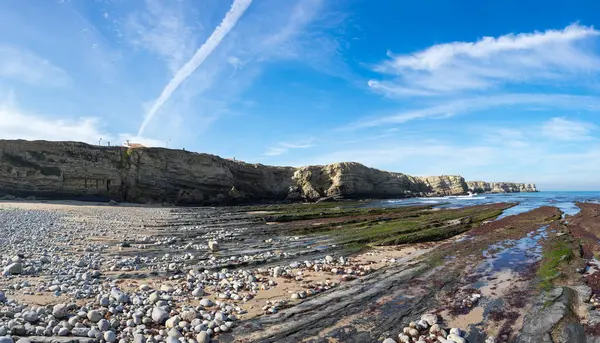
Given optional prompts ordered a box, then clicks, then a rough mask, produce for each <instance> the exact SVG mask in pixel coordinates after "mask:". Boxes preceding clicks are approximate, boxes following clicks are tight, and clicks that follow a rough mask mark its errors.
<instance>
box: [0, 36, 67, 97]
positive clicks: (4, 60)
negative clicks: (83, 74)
mask: <svg viewBox="0 0 600 343" xmlns="http://www.w3.org/2000/svg"><path fill="white" fill-rule="evenodd" d="M0 78H8V79H11V80H16V81H19V82H24V83H27V84H31V85H35V86H50V87H55V86H64V85H66V84H67V83H68V81H69V77H68V75H67V73H66V72H65V71H64V70H62V69H61V68H59V67H56V66H54V65H53V64H52V63H50V62H49V61H48V60H46V59H43V58H40V57H38V56H37V55H35V54H34V53H33V52H31V51H28V50H26V49H21V48H17V47H15V46H10V45H5V44H0Z"/></svg>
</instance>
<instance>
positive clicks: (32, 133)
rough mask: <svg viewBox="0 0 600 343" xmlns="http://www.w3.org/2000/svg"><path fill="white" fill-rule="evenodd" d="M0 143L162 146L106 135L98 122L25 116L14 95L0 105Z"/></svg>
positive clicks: (146, 140) (133, 137)
mask: <svg viewBox="0 0 600 343" xmlns="http://www.w3.org/2000/svg"><path fill="white" fill-rule="evenodd" d="M0 139H26V140H49V141H77V142H86V143H89V144H98V142H99V140H100V139H102V144H107V142H110V143H111V145H121V144H122V143H123V142H124V141H125V140H127V139H129V140H130V141H131V142H136V143H141V144H144V145H146V146H164V145H165V142H162V141H159V140H155V139H151V138H147V137H139V136H136V135H133V134H128V133H121V134H117V135H113V134H109V133H108V132H107V131H106V130H105V128H104V125H103V123H102V120H101V119H100V118H95V117H80V118H60V117H52V116H47V115H40V114H35V113H28V112H26V111H24V110H22V109H21V108H19V107H18V105H17V103H16V101H15V96H14V93H12V92H11V93H10V94H9V95H8V96H7V97H6V98H5V99H2V100H1V101H0Z"/></svg>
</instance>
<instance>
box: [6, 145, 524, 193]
mask: <svg viewBox="0 0 600 343" xmlns="http://www.w3.org/2000/svg"><path fill="white" fill-rule="evenodd" d="M507 185H512V186H510V187H505V188H506V189H508V191H514V190H516V191H520V189H522V188H521V187H520V186H518V185H514V184H507ZM534 187H535V186H534ZM505 188H503V186H497V187H493V188H490V189H501V190H504V189H505ZM468 189H469V187H468V184H467V183H466V182H465V180H464V179H463V178H462V177H460V176H432V177H414V176H409V175H405V174H401V173H391V172H386V171H381V170H377V169H373V168H368V167H366V166H364V165H362V164H359V163H336V164H331V165H327V166H309V167H302V168H292V167H271V166H265V165H261V164H248V163H243V162H236V161H231V160H227V159H223V158H220V157H218V156H213V155H209V154H199V153H193V152H188V151H182V150H169V149H163V148H138V149H128V148H124V147H105V146H95V145H88V144H85V143H78V142H47V141H24V140H0V196H3V195H15V196H36V197H42V198H62V199H98V200H107V199H115V200H118V201H131V202H141V203H173V204H226V203H242V202H251V201H281V200H286V199H287V200H316V199H319V198H321V197H325V196H344V197H348V198H397V197H411V196H426V195H457V194H464V193H466V192H467V190H468Z"/></svg>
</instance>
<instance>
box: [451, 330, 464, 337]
mask: <svg viewBox="0 0 600 343" xmlns="http://www.w3.org/2000/svg"><path fill="white" fill-rule="evenodd" d="M450 333H451V334H455V335H457V336H462V334H461V332H460V329H459V328H452V329H450Z"/></svg>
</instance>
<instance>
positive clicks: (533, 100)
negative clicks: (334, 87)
mask: <svg viewBox="0 0 600 343" xmlns="http://www.w3.org/2000/svg"><path fill="white" fill-rule="evenodd" d="M522 105H536V106H538V107H540V108H553V109H556V108H560V109H570V110H573V109H580V110H584V111H599V110H600V100H599V99H598V98H596V97H592V96H580V95H569V94H522V93H518V94H499V95H489V96H477V97H467V98H463V99H459V100H453V101H449V102H445V103H442V104H440V105H435V106H431V107H425V108H421V109H415V110H405V111H401V112H400V113H396V114H393V115H388V116H382V117H375V118H370V119H363V120H361V121H357V122H355V123H351V124H349V125H346V126H344V127H342V128H341V129H342V130H355V129H361V128H369V127H376V126H383V125H388V124H402V123H406V122H408V121H411V120H417V119H424V118H429V119H440V118H449V117H453V116H455V115H458V114H463V113H473V112H478V111H483V110H487V109H492V108H497V107H503V106H522Z"/></svg>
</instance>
